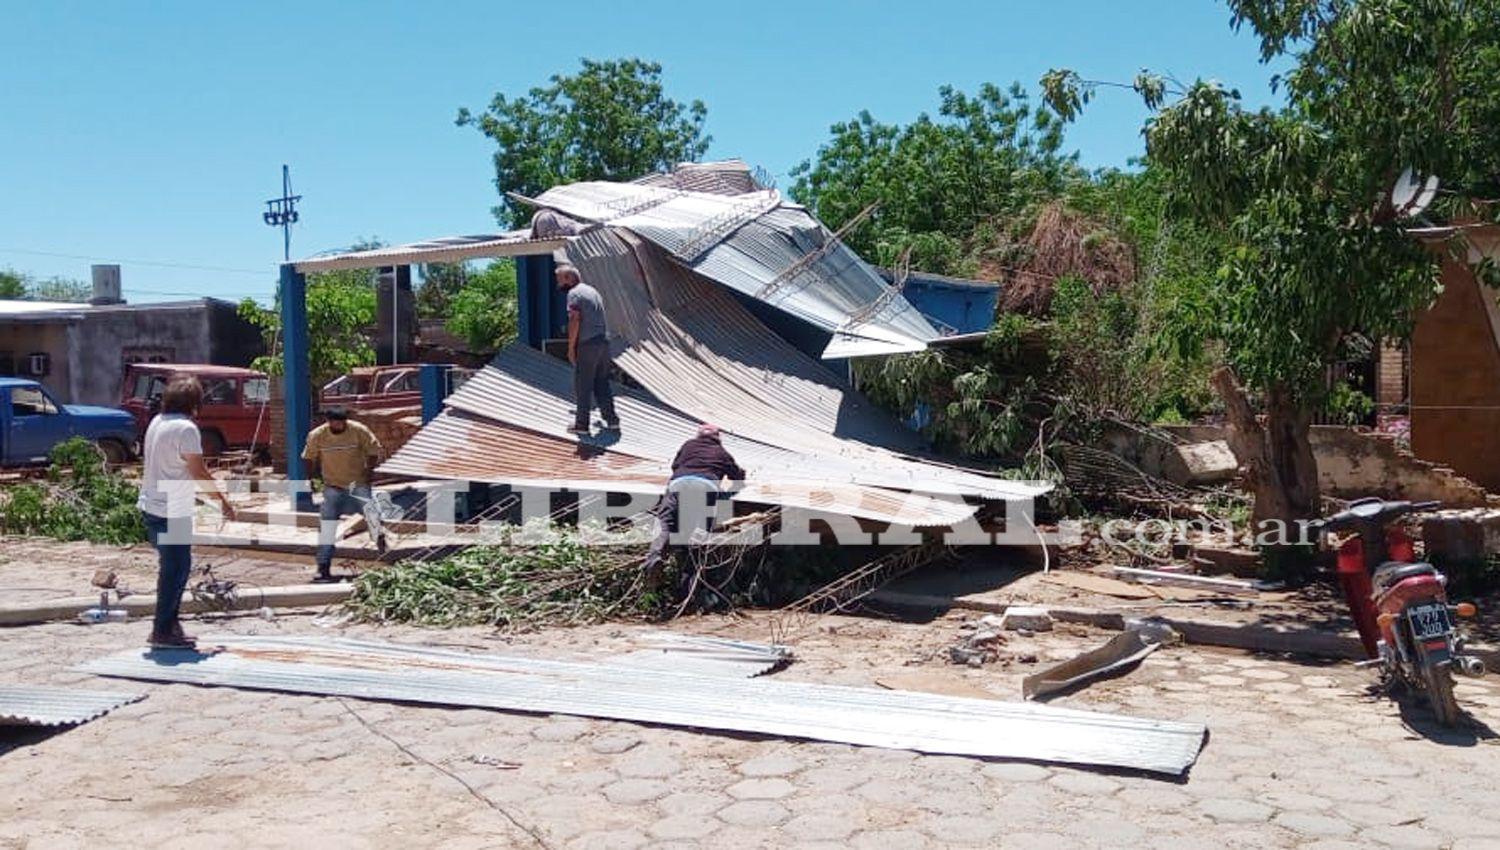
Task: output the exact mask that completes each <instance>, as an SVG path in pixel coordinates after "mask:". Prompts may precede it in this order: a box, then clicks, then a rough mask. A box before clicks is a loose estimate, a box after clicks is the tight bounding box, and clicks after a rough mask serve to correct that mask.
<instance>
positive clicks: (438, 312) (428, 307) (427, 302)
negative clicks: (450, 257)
mask: <svg viewBox="0 0 1500 850" xmlns="http://www.w3.org/2000/svg"><path fill="white" fill-rule="evenodd" d="M467 280H468V269H467V267H466V266H465V265H464V264H463V263H428V264H426V265H424V266H422V285H421V286H419V287H417V316H418V318H422V319H446V318H447V317H448V308H449V304H450V303H451V302H452V300H453V296H454V295H456V294H458V291H459V290H461V289H463V287H464V283H465V282H466V281H467Z"/></svg>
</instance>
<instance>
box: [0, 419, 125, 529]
mask: <svg viewBox="0 0 1500 850" xmlns="http://www.w3.org/2000/svg"><path fill="white" fill-rule="evenodd" d="M48 459H49V460H50V465H49V466H48V468H47V475H46V478H45V479H42V480H39V481H33V482H28V483H23V484H17V485H16V486H14V487H10V488H8V489H7V490H6V491H5V492H4V493H0V533H4V534H28V535H37V536H42V537H52V538H56V539H58V540H88V541H90V542H93V543H112V544H117V545H119V544H124V545H128V544H131V543H139V542H141V541H144V540H145V539H146V526H145V524H144V523H143V521H142V519H141V512H140V509H139V508H137V507H136V500H137V498H138V497H139V496H140V492H139V490H137V489H136V486H135V484H134V483H132V482H131V481H130V480H129V479H127V478H126V477H125V476H123V475H121V474H120V473H118V472H115V471H112V470H110V469H109V468H108V467H107V466H106V464H105V462H104V455H103V453H102V452H101V451H100V450H99V447H98V446H96V445H94V444H93V443H91V442H89V441H88V440H86V439H84V438H82V437H73V438H72V439H69V440H66V441H64V442H61V443H58V444H57V445H56V446H53V447H52V451H51V452H50V453H49V454H48Z"/></svg>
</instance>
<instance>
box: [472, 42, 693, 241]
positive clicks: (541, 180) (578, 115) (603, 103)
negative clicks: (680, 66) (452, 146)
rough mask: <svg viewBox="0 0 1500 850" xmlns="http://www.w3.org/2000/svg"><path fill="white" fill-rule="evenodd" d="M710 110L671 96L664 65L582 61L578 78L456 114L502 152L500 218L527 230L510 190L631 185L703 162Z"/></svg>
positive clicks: (498, 158)
mask: <svg viewBox="0 0 1500 850" xmlns="http://www.w3.org/2000/svg"><path fill="white" fill-rule="evenodd" d="M707 115H708V109H707V107H705V106H704V105H703V102H702V101H698V100H694V101H691V102H689V103H682V102H679V101H676V100H673V99H671V98H669V97H667V95H666V91H665V89H664V88H663V87H662V83H661V65H660V64H658V63H655V62H646V61H643V60H640V59H619V60H607V61H596V60H591V59H585V60H583V67H582V69H581V70H580V71H579V72H578V73H577V74H573V75H571V76H565V75H561V74H559V75H556V76H553V77H552V79H551V85H548V86H544V87H537V88H533V89H532V90H531V91H530V92H528V93H527V94H525V95H523V96H520V97H514V98H508V97H506V96H505V95H504V94H500V93H497V94H496V95H495V97H494V99H493V100H491V101H490V105H489V108H487V109H485V110H484V111H483V112H480V113H478V114H474V113H471V112H469V110H467V109H460V110H459V111H458V121H457V123H458V125H459V126H461V127H462V126H472V127H474V128H476V129H478V130H479V132H481V133H483V134H484V135H485V136H486V137H488V138H489V139H491V140H493V141H494V143H495V146H496V151H495V155H494V162H495V187H496V188H497V189H498V190H499V192H500V205H499V206H497V207H495V209H494V213H495V217H496V219H498V220H499V221H500V223H501V224H502V225H505V226H508V227H520V226H522V225H524V224H525V223H526V222H527V221H528V220H529V211H528V210H527V209H525V208H524V207H518V206H516V205H515V204H514V203H513V202H512V201H511V200H510V198H508V197H507V196H506V193H507V192H516V193H519V194H522V195H527V196H533V195H536V194H538V193H540V192H543V191H546V190H547V189H550V188H552V187H553V186H557V185H560V184H563V183H574V182H578V181H581V180H633V179H635V178H636V177H639V176H641V175H643V174H648V173H650V172H653V171H661V170H665V169H669V168H671V167H672V166H674V165H676V164H677V163H679V162H685V161H695V160H697V159H698V158H699V157H701V156H702V155H703V153H704V152H705V151H707V150H708V145H709V142H710V141H711V137H709V136H707V135H705V134H704V132H703V125H704V121H705V119H706V118H707Z"/></svg>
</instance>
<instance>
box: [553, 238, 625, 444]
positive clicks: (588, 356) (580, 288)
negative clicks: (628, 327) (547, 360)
mask: <svg viewBox="0 0 1500 850" xmlns="http://www.w3.org/2000/svg"><path fill="white" fill-rule="evenodd" d="M556 275H557V286H558V288H559V289H561V290H562V291H563V292H566V293H567V294H568V360H569V361H570V362H571V363H572V364H573V395H574V397H575V398H576V400H577V402H578V409H577V412H576V413H575V415H574V419H573V427H572V428H569V429H568V430H569V431H571V432H572V433H574V434H587V433H589V432H590V427H589V414H590V413H591V412H592V411H593V400H594V399H598V401H599V412H600V413H601V414H602V415H603V416H604V427H605V430H607V431H618V430H620V417H619V416H617V415H616V414H615V397H614V393H613V391H611V390H610V386H609V370H610V369H611V367H613V366H614V363H613V361H612V360H611V358H610V356H609V328H608V327H607V326H606V325H605V322H604V299H603V298H602V297H600V295H599V290H597V289H595V288H593V287H592V286H589V285H588V284H586V283H584V282H583V278H582V277H581V276H580V275H579V274H578V269H577V268H575V267H574V266H572V265H569V264H568V263H559V264H558V266H557V271H556Z"/></svg>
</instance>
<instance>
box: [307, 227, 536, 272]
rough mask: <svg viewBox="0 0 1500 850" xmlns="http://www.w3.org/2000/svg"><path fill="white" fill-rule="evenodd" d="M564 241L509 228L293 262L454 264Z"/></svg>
mask: <svg viewBox="0 0 1500 850" xmlns="http://www.w3.org/2000/svg"><path fill="white" fill-rule="evenodd" d="M564 244H565V240H563V239H533V238H531V231H530V230H529V229H528V230H511V231H508V232H505V233H493V234H487V235H483V236H448V237H444V238H441V239H429V240H427V241H425V242H413V243H411V244H408V245H391V246H387V247H384V248H373V249H371V250H368V251H346V252H344V253H341V254H329V255H326V256H322V257H309V258H308V259H305V260H298V261H297V262H296V264H295V265H296V267H297V271H299V272H303V273H304V274H306V273H308V272H331V271H338V270H340V269H370V268H378V267H380V266H391V265H406V264H409V263H456V262H460V261H463V260H472V259H476V258H479V257H517V256H521V255H526V254H550V253H552V252H553V251H555V250H557V249H558V248H561V247H562V246H563V245H564Z"/></svg>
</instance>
